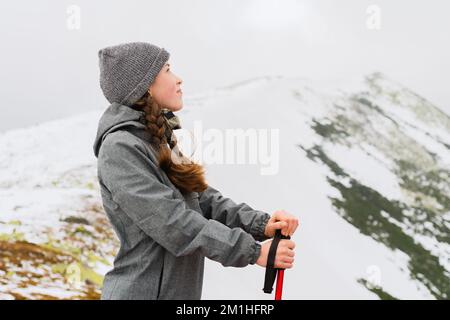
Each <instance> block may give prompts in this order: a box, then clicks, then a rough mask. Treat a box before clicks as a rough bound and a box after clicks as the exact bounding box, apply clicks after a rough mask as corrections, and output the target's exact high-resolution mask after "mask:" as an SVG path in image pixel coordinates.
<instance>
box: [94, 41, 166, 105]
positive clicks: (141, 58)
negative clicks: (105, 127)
mask: <svg viewBox="0 0 450 320" xmlns="http://www.w3.org/2000/svg"><path fill="white" fill-rule="evenodd" d="M98 57H99V66H100V87H101V88H102V91H103V94H104V95H105V98H106V99H107V100H108V101H109V102H110V103H114V102H117V103H120V104H123V105H126V106H131V105H133V104H134V103H135V102H136V101H137V100H139V98H141V97H142V96H143V95H144V94H145V92H146V91H148V88H149V87H150V85H151V84H152V82H153V81H154V80H155V78H156V76H157V75H158V73H159V72H160V71H161V69H162V68H163V67H164V65H165V63H166V62H167V61H168V60H169V57H170V54H169V52H167V51H166V50H165V49H164V48H160V47H158V46H156V45H153V44H150V43H146V42H130V43H123V44H119V45H115V46H110V47H106V48H103V49H101V50H99V52H98Z"/></svg>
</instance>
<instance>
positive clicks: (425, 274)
mask: <svg viewBox="0 0 450 320" xmlns="http://www.w3.org/2000/svg"><path fill="white" fill-rule="evenodd" d="M350 80H351V81H348V82H347V83H337V84H330V83H327V84H324V83H315V82H312V81H310V80H308V79H302V78H287V77H283V76H268V77H263V78H257V79H249V80H246V81H243V82H240V83H236V84H233V85H230V86H228V87H224V88H217V89H216V90H212V91H210V92H206V93H200V94H198V95H193V96H189V97H185V100H184V108H183V109H182V110H180V111H179V112H178V115H179V117H180V119H181V122H182V127H183V129H182V130H179V131H177V136H179V138H180V139H179V140H180V145H181V146H182V149H183V150H184V151H185V152H186V153H190V151H191V150H190V149H189V144H188V143H187V140H185V142H183V140H182V138H183V137H184V136H185V135H184V134H185V133H188V132H189V131H190V132H192V133H193V134H194V135H195V137H196V139H197V149H196V154H195V155H194V157H197V159H199V160H200V161H202V162H203V164H204V165H205V166H206V169H207V177H208V182H209V183H210V184H211V185H212V186H214V187H216V188H217V189H219V190H220V191H221V192H222V193H223V194H224V195H225V196H227V197H230V198H231V199H233V200H234V201H235V202H238V203H239V202H246V203H248V204H249V205H250V206H252V207H254V208H257V209H260V210H264V211H266V212H269V213H272V212H273V211H275V210H279V209H283V210H286V211H288V212H290V213H292V214H295V215H297V216H298V217H299V219H300V224H301V225H300V227H299V229H298V230H297V232H296V234H295V235H294V237H293V240H294V241H295V242H296V245H297V246H296V261H295V266H294V268H293V269H290V270H288V271H286V273H285V282H284V291H283V298H284V299H316V298H317V299H318V298H322V299H378V298H391V297H395V298H400V299H407V298H412V299H436V298H438V299H439V298H448V297H449V295H450V289H449V283H450V281H449V280H450V275H449V271H450V263H449V256H450V248H449V243H450V241H449V226H450V221H449V220H450V200H449V196H448V195H449V194H450V192H449V191H450V190H449V189H450V177H449V172H450V163H449V162H450V150H449V149H450V118H449V116H448V115H446V114H445V113H444V112H442V111H441V110H440V109H438V108H437V107H435V106H433V105H431V104H430V103H429V102H427V101H426V100H425V99H423V98H422V97H419V96H417V95H415V94H414V93H413V92H411V91H409V90H408V89H407V88H404V87H403V86H402V85H400V84H398V83H396V82H394V81H392V80H389V79H388V78H387V77H386V76H384V75H382V74H379V73H375V74H371V75H368V76H367V77H366V78H365V79H356V80H355V79H350ZM102 112H103V110H96V111H93V112H89V113H86V114H82V115H80V116H76V117H71V118H66V119H62V120H58V121H52V122H48V123H43V124H41V125H38V126H33V127H30V128H24V129H18V130H11V131H8V132H6V133H4V134H2V135H0V151H1V153H0V177H1V180H0V199H1V200H0V244H1V245H2V247H3V248H2V251H0V298H31V299H36V298H51V297H54V298H69V299H73V298H98V295H99V293H100V288H101V277H102V275H103V274H104V273H105V272H106V271H107V270H108V268H109V267H110V264H111V262H112V259H113V257H114V253H115V251H116V250H117V240H116V239H115V236H114V234H113V232H112V230H111V229H110V228H109V226H108V222H107V221H106V219H105V216H104V215H103V212H102V205H101V198H100V194H99V186H98V182H97V180H96V159H95V157H94V155H93V153H92V143H93V139H94V137H95V132H96V126H97V122H98V119H99V117H100V116H101V114H102ZM230 129H231V131H233V130H237V129H241V130H243V131H246V130H249V131H248V132H252V133H253V134H256V138H257V139H258V143H259V144H258V146H259V148H260V149H261V148H262V147H264V146H266V147H267V146H270V147H271V148H272V147H273V148H272V149H271V150H270V152H269V149H267V150H266V149H264V148H262V149H263V150H265V151H266V152H265V153H264V152H263V153H262V154H258V155H257V159H256V160H257V161H255V163H249V161H244V162H245V164H238V163H236V161H234V162H232V163H228V164H227V163H213V162H212V161H207V160H208V159H211V157H209V158H208V154H209V152H210V151H211V148H212V147H216V150H218V149H217V148H220V147H221V146H223V145H222V144H221V143H220V141H219V140H218V139H216V140H214V139H213V138H214V137H215V138H218V137H219V138H220V137H222V138H226V134H225V133H226V132H227V130H228V131H229V130H230ZM277 130H278V131H277ZM274 132H278V133H277V134H278V135H277V134H274V135H271V134H272V133H274ZM264 134H267V137H270V138H267V139H265V136H264ZM227 141H228V142H229V140H227ZM222 142H223V141H222ZM245 143H246V142H245V141H243V142H242V143H241V144H240V145H239V144H238V146H241V147H243V148H244V149H245V150H247V149H251V147H253V146H254V145H252V144H245ZM269 153H270V154H271V157H263V156H262V155H264V154H266V155H268V154H269ZM224 154H225V155H227V154H229V152H226V150H224ZM209 155H211V154H209ZM268 160H270V161H269V162H270V163H269V162H267V161H268ZM268 167H271V170H269V171H272V173H273V174H263V172H264V168H266V169H267V168H268ZM266 173H267V170H266ZM19 256H20V257H21V259H20V261H19V259H15V258H14V257H19ZM264 272H265V270H264V269H263V268H261V267H259V266H257V265H254V266H249V267H247V268H242V269H239V268H230V267H228V268H225V267H223V266H222V265H220V264H219V263H216V262H214V261H211V260H207V264H206V268H205V281H204V287H203V297H202V298H203V299H273V296H272V295H267V294H265V293H263V291H262V287H263V283H264Z"/></svg>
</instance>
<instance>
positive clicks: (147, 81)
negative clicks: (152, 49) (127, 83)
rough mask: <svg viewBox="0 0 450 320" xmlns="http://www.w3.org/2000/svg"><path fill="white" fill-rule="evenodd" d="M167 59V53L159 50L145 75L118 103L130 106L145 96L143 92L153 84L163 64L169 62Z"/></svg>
mask: <svg viewBox="0 0 450 320" xmlns="http://www.w3.org/2000/svg"><path fill="white" fill-rule="evenodd" d="M169 58H170V54H169V52H167V51H166V50H165V49H164V48H161V50H160V51H159V53H158V55H157V57H156V59H155V61H154V62H153V64H152V65H151V66H149V69H148V71H147V73H146V74H145V75H144V77H143V78H142V79H141V81H140V82H139V83H138V85H137V86H136V87H135V88H134V89H133V90H132V91H131V92H130V93H128V94H127V96H126V97H125V98H124V99H123V100H122V101H121V102H120V103H121V104H124V105H127V106H130V105H132V104H134V103H135V102H136V101H137V100H139V98H141V97H142V96H143V95H144V94H145V92H147V91H148V88H149V87H150V85H151V84H152V83H153V81H154V80H155V78H156V76H157V75H158V73H159V72H160V71H161V69H162V68H163V67H164V64H165V63H166V62H167V61H168V60H169Z"/></svg>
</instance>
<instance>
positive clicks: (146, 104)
mask: <svg viewBox="0 0 450 320" xmlns="http://www.w3.org/2000/svg"><path fill="white" fill-rule="evenodd" d="M133 107H134V108H137V109H142V110H143V111H144V112H145V119H146V127H147V130H148V131H149V132H150V134H151V141H150V143H151V145H152V146H153V147H154V148H155V150H157V152H158V155H157V156H158V165H159V167H160V168H161V169H162V170H163V171H164V172H165V173H166V174H167V176H168V177H169V179H170V181H171V182H172V183H173V184H174V185H175V186H176V187H177V188H178V189H179V190H180V191H181V192H182V193H183V194H185V193H188V192H192V191H195V192H202V191H204V190H205V189H206V188H207V187H208V185H207V183H206V181H205V170H204V168H203V167H202V166H201V165H199V164H197V163H195V162H193V161H191V160H190V159H188V158H186V157H185V156H184V155H183V154H182V153H181V151H180V150H179V148H178V146H177V140H176V137H175V135H173V134H172V129H171V128H169V127H168V126H167V125H166V120H165V119H164V116H163V112H162V108H161V107H160V106H159V105H158V104H157V103H156V102H155V101H154V100H153V98H152V96H151V95H150V94H149V92H148V91H147V92H146V93H145V95H144V96H142V97H141V98H140V99H139V100H138V101H137V102H135V104H134V105H133ZM168 130H169V131H168ZM167 131H168V132H167ZM167 133H169V137H171V138H170V139H167ZM168 140H170V141H168ZM175 155H176V157H177V158H176V159H177V161H175V162H174V161H173V160H172V156H175Z"/></svg>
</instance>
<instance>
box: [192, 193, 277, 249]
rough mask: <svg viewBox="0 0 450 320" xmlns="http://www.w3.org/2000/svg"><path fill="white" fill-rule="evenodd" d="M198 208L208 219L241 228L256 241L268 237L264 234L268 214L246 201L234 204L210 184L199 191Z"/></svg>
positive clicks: (268, 217)
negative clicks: (255, 208)
mask: <svg viewBox="0 0 450 320" xmlns="http://www.w3.org/2000/svg"><path fill="white" fill-rule="evenodd" d="M199 202H200V208H201V209H202V212H203V215H204V216H205V217H206V218H208V219H214V220H217V221H219V222H221V223H223V224H225V225H226V226H228V227H230V228H236V227H239V228H242V229H244V230H245V231H246V232H247V233H249V234H251V235H252V236H253V238H254V239H255V240H257V241H264V240H267V239H270V237H267V236H266V235H265V234H264V230H265V228H266V225H267V222H268V221H269V219H270V215H269V214H268V213H266V212H263V211H258V210H253V209H252V208H251V207H250V206H249V205H248V204H246V203H239V204H236V203H235V202H234V201H233V200H231V199H229V198H226V197H224V196H223V195H222V194H221V193H220V192H219V191H218V190H216V189H214V188H213V187H211V186H208V188H207V189H206V190H205V191H203V192H201V193H200V196H199Z"/></svg>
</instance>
